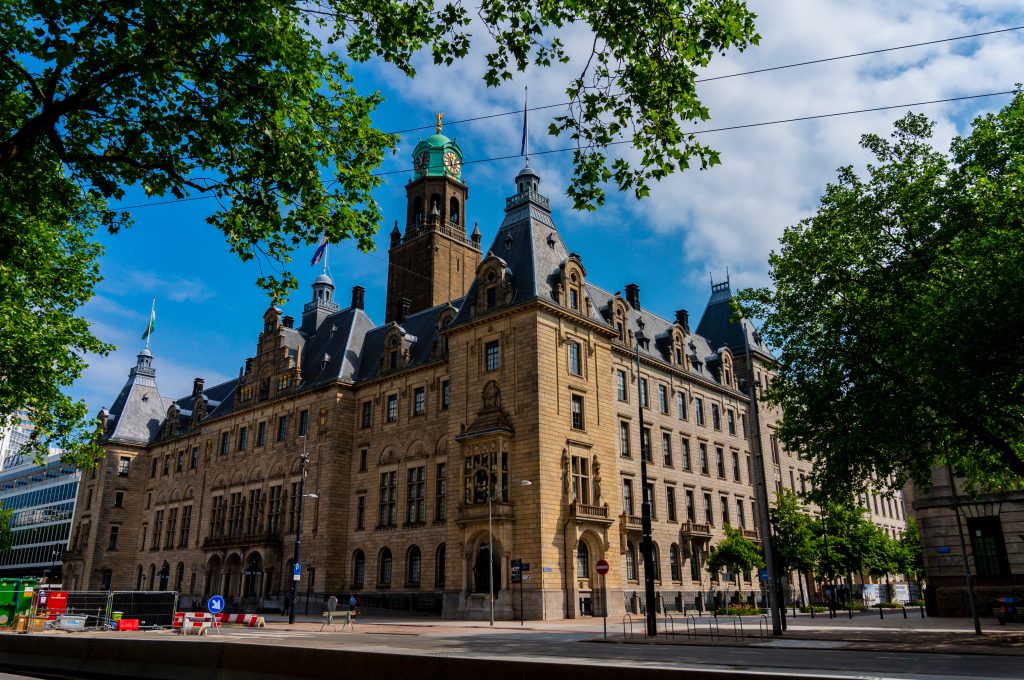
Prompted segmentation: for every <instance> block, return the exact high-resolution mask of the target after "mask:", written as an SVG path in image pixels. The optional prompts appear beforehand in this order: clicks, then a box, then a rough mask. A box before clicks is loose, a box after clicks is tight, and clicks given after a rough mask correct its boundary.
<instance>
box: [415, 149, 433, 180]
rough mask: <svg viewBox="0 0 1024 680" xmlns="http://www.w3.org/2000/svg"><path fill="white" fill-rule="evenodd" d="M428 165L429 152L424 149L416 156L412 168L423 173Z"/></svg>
mask: <svg viewBox="0 0 1024 680" xmlns="http://www.w3.org/2000/svg"><path fill="white" fill-rule="evenodd" d="M428 165H430V154H429V153H427V152H426V151H424V152H423V153H421V154H420V155H419V156H417V157H416V161H415V162H414V163H413V166H412V167H413V170H415V171H416V172H417V173H419V174H421V175H422V174H424V173H425V172H426V171H427V166H428Z"/></svg>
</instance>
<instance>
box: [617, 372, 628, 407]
mask: <svg viewBox="0 0 1024 680" xmlns="http://www.w3.org/2000/svg"><path fill="white" fill-rule="evenodd" d="M615 392H616V395H617V396H618V398H619V401H629V392H628V391H627V390H626V372H625V371H623V370H621V369H619V370H617V371H615Z"/></svg>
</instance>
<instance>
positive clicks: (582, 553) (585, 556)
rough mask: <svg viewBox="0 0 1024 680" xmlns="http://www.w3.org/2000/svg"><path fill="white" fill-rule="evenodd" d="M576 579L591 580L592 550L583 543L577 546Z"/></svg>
mask: <svg viewBox="0 0 1024 680" xmlns="http://www.w3.org/2000/svg"><path fill="white" fill-rule="evenodd" d="M576 578H590V549H589V548H587V544H586V543H584V542H583V541H580V542H579V545H578V546H576Z"/></svg>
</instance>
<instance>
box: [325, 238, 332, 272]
mask: <svg viewBox="0 0 1024 680" xmlns="http://www.w3.org/2000/svg"><path fill="white" fill-rule="evenodd" d="M330 256H331V242H330V241H328V242H327V243H326V244H324V274H326V273H327V258H329V257H330Z"/></svg>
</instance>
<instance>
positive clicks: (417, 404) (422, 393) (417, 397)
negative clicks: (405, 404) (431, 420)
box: [412, 387, 427, 416]
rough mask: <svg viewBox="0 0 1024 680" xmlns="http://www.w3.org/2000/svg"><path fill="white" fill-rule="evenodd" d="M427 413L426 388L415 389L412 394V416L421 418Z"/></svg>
mask: <svg viewBox="0 0 1024 680" xmlns="http://www.w3.org/2000/svg"><path fill="white" fill-rule="evenodd" d="M426 412H427V388H425V387H417V388H416V389H415V390H413V392H412V414H413V415H414V416H421V415H423V414H424V413H426Z"/></svg>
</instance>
